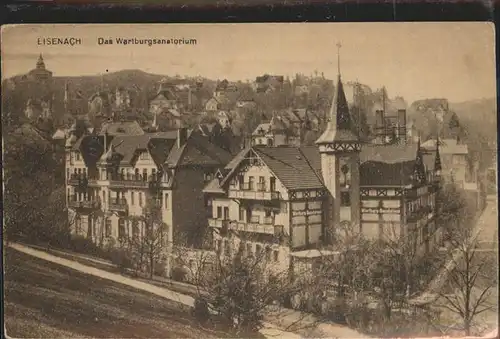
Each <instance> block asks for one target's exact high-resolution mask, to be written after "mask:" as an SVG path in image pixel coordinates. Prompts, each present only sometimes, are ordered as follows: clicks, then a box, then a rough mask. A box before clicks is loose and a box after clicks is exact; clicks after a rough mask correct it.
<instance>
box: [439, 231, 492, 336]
mask: <svg viewBox="0 0 500 339" xmlns="http://www.w3.org/2000/svg"><path fill="white" fill-rule="evenodd" d="M478 235H479V232H478V231H477V230H471V229H462V230H461V231H459V230H456V232H455V234H454V236H453V237H452V238H451V239H450V241H451V242H452V246H453V248H454V249H455V250H454V253H455V254H456V255H455V256H454V259H453V260H454V265H453V266H454V267H452V268H451V272H449V275H448V284H449V287H450V288H451V290H452V293H446V292H444V291H443V292H441V293H440V297H441V298H442V300H438V301H437V303H438V304H439V306H441V307H443V308H444V309H446V310H448V311H450V312H451V313H453V314H455V315H457V316H458V317H460V319H461V320H462V323H463V329H464V331H465V333H466V335H468V336H469V335H471V332H472V327H473V321H475V320H476V319H477V318H478V316H479V315H480V314H482V313H484V312H487V311H492V310H495V309H497V305H496V302H497V296H495V295H494V291H495V290H496V287H497V285H498V280H497V279H498V277H497V275H498V269H495V268H497V267H498V266H497V264H498V262H497V258H496V254H495V255H492V254H493V252H481V251H478V250H479V246H478ZM441 301H444V302H441Z"/></svg>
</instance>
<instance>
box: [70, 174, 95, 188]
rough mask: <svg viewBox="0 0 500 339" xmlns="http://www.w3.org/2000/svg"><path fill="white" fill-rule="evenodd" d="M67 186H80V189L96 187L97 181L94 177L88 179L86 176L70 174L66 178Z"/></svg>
mask: <svg viewBox="0 0 500 339" xmlns="http://www.w3.org/2000/svg"><path fill="white" fill-rule="evenodd" d="M68 185H71V186H80V187H86V186H87V185H88V186H96V185H97V179H96V178H95V177H88V176H86V175H82V174H80V175H79V174H71V175H70V177H69V178H68Z"/></svg>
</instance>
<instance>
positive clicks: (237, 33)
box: [1, 22, 496, 102]
mask: <svg viewBox="0 0 500 339" xmlns="http://www.w3.org/2000/svg"><path fill="white" fill-rule="evenodd" d="M39 37H40V38H43V37H62V38H64V37H76V38H81V39H82V42H83V43H82V45H78V46H39V45H37V39H38V38H39ZM98 37H103V38H112V39H115V38H118V37H125V38H134V37H137V38H184V39H189V38H195V39H197V42H198V43H197V45H183V46H174V45H155V46H152V47H148V46H144V45H143V46H137V45H136V46H134V45H128V46H123V45H117V44H114V45H111V46H99V45H98V44H97V39H98ZM339 41H340V42H341V44H342V48H341V72H342V78H343V79H344V80H346V81H349V80H353V81H354V80H359V81H360V82H361V83H364V84H367V85H369V86H371V87H372V88H373V89H375V88H378V87H381V86H382V85H385V86H386V88H387V90H388V92H389V95H390V96H391V97H394V96H396V95H401V96H403V97H404V98H405V99H406V100H407V101H409V102H412V101H414V100H418V99H423V98H432V97H443V98H448V99H449V100H451V101H453V102H459V101H466V100H471V99H480V98H486V97H494V96H495V95H496V82H495V56H494V27H493V24H490V23H463V22H462V23H320V24H317V23H307V24H303V23H295V24H220V25H214V24H204V25H199V24H184V25H164V24H154V25H153V24H147V25H145V24H141V25H128V24H127V25H17V26H8V27H6V26H2V48H1V50H2V77H3V78H5V77H10V76H13V75H17V74H23V73H26V72H28V71H29V70H30V69H32V68H34V65H35V63H36V60H37V57H38V54H39V53H42V54H43V56H44V59H45V63H46V65H47V68H48V69H49V70H51V71H52V72H53V73H54V76H78V75H94V74H100V73H102V72H105V71H106V69H107V70H108V71H109V72H113V71H118V70H122V69H141V70H143V71H146V72H151V73H158V74H164V75H175V74H179V75H188V76H196V75H200V76H204V77H208V78H212V79H223V78H227V79H229V80H246V79H252V80H253V79H255V77H256V76H258V75H262V74H264V73H268V74H277V75H285V76H286V75H288V76H290V77H293V75H294V74H295V73H304V74H306V75H309V74H312V73H313V72H314V70H317V71H318V72H324V74H325V76H326V77H328V78H335V77H336V74H337V47H336V44H337V43H338V42H339Z"/></svg>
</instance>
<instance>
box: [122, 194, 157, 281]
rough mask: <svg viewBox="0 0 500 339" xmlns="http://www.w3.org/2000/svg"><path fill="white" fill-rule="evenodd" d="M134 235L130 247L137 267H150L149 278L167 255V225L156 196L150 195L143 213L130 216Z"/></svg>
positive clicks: (130, 240) (130, 239) (129, 238)
mask: <svg viewBox="0 0 500 339" xmlns="http://www.w3.org/2000/svg"><path fill="white" fill-rule="evenodd" d="M130 220H131V221H132V235H130V236H129V237H128V239H127V243H128V247H129V249H130V250H131V252H132V253H131V254H132V255H133V256H134V258H135V260H134V261H135V264H136V269H138V268H142V267H144V266H147V267H148V270H149V278H150V279H152V278H153V276H154V273H155V265H156V264H158V263H159V261H160V260H162V259H163V257H164V255H165V243H166V241H165V240H166V237H167V234H166V232H167V225H166V224H165V223H164V222H163V221H162V216H161V205H160V204H159V202H158V201H157V200H156V199H155V198H154V197H148V198H147V200H146V206H145V207H144V208H143V212H142V215H140V216H134V217H130Z"/></svg>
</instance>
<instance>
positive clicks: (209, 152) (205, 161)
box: [165, 133, 231, 167]
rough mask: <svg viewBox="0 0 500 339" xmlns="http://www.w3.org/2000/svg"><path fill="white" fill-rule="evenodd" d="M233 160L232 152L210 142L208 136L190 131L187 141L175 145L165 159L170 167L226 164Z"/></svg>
mask: <svg viewBox="0 0 500 339" xmlns="http://www.w3.org/2000/svg"><path fill="white" fill-rule="evenodd" d="M230 160H231V154H230V153H229V152H227V151H225V150H223V149H222V148H220V147H218V146H216V145H214V144H213V143H211V142H209V141H208V140H207V139H206V138H204V137H202V136H200V135H197V134H195V133H190V134H189V136H188V138H187V140H186V142H185V143H184V144H183V145H181V147H177V145H176V144H175V145H173V147H172V149H171V150H170V153H169V155H168V157H167V159H166V160H165V164H166V165H167V166H169V167H177V166H194V165H199V166H221V167H222V166H224V165H226V164H227V163H228V162H229V161H230Z"/></svg>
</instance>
